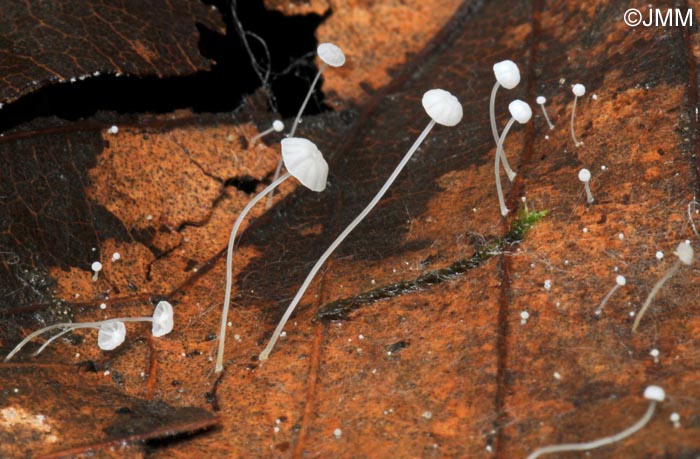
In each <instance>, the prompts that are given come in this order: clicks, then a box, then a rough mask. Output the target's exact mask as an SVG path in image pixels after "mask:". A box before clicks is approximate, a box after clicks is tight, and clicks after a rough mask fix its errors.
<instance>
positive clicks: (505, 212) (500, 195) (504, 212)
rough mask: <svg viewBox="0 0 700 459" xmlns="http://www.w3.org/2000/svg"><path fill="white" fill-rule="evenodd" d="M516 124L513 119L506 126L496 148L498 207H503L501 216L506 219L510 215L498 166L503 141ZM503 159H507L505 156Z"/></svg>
mask: <svg viewBox="0 0 700 459" xmlns="http://www.w3.org/2000/svg"><path fill="white" fill-rule="evenodd" d="M514 122H515V118H511V119H510V121H508V124H506V127H505V129H503V133H502V134H501V137H500V138H499V139H498V146H497V147H496V159H495V171H496V191H497V192H498V205H499V206H501V215H502V216H504V217H505V216H506V215H508V208H507V207H506V204H505V201H504V199H503V190H502V189H501V174H500V171H499V170H498V164H499V161H500V159H501V154H502V153H503V141H504V139H505V138H506V135H507V134H508V131H510V128H511V127H512V126H513V123H514ZM503 157H504V158H505V155H504V156H503Z"/></svg>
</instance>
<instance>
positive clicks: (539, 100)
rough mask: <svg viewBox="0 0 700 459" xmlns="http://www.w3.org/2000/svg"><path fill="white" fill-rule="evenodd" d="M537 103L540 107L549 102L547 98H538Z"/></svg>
mask: <svg viewBox="0 0 700 459" xmlns="http://www.w3.org/2000/svg"><path fill="white" fill-rule="evenodd" d="M536 102H537V103H538V104H540V105H542V104H545V103H546V102H547V98H546V97H545V96H537V100H536Z"/></svg>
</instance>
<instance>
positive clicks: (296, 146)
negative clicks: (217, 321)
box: [214, 137, 328, 373]
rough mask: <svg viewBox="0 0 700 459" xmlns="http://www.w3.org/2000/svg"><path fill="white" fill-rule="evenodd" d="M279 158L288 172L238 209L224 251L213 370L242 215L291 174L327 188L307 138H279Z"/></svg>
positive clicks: (220, 361)
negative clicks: (280, 140)
mask: <svg viewBox="0 0 700 459" xmlns="http://www.w3.org/2000/svg"><path fill="white" fill-rule="evenodd" d="M281 144H282V160H283V161H284V165H285V167H286V168H287V173H286V174H284V175H283V176H281V177H279V178H278V179H277V180H275V181H274V182H272V183H271V184H270V185H269V186H268V187H267V188H265V189H264V190H262V191H261V192H260V193H259V194H258V195H257V196H255V197H254V198H253V199H252V200H251V201H250V202H249V203H248V205H246V206H245V208H244V209H243V210H242V211H241V213H240V215H239V216H238V218H237V219H236V222H235V223H234V225H233V229H232V230H231V236H230V237H229V241H228V250H227V252H226V291H225V294H224V307H223V311H222V314H221V327H220V329H219V347H218V351H217V354H216V364H215V368H214V370H215V371H216V372H217V373H219V372H221V371H222V370H223V369H224V348H225V345H226V324H227V323H228V322H227V321H228V311H229V307H230V304H231V287H232V284H233V271H232V269H233V264H232V263H233V248H234V244H235V241H236V234H237V233H238V229H239V228H240V226H241V223H242V222H243V219H244V218H245V216H246V215H247V214H248V212H250V209H252V208H253V206H255V204H256V203H257V202H258V201H260V200H261V199H262V198H264V197H265V195H267V194H268V193H271V192H272V190H274V189H275V188H277V186H279V184H280V183H282V182H284V181H285V180H287V179H288V178H289V177H294V178H296V179H297V180H299V182H300V183H301V184H302V185H304V186H305V187H306V188H308V189H310V190H312V191H316V192H321V191H323V190H325V189H326V179H327V178H328V163H326V160H325V159H323V155H322V154H321V152H320V151H319V149H318V147H316V145H315V144H314V143H313V142H311V141H310V140H307V139H303V138H300V137H289V138H286V139H282V143H281Z"/></svg>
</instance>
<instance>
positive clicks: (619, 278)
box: [615, 275, 627, 287]
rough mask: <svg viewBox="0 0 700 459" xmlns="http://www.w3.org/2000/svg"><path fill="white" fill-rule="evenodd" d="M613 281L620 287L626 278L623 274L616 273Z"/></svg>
mask: <svg viewBox="0 0 700 459" xmlns="http://www.w3.org/2000/svg"><path fill="white" fill-rule="evenodd" d="M615 283H616V284H617V285H619V286H620V287H622V286H623V285H625V284H626V283H627V279H625V276H622V275H618V276H617V277H616V278H615Z"/></svg>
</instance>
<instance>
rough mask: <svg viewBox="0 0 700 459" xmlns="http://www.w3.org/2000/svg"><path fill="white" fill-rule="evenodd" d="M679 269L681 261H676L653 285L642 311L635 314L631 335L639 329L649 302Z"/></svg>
mask: <svg viewBox="0 0 700 459" xmlns="http://www.w3.org/2000/svg"><path fill="white" fill-rule="evenodd" d="M680 267H681V260H677V261H676V262H675V263H674V264H673V266H671V269H669V270H668V272H667V273H666V274H664V275H663V277H662V278H661V279H659V280H658V281H657V282H656V285H654V288H652V289H651V292H649V295H648V296H647V299H646V301H644V304H643V305H642V309H640V310H639V312H638V313H637V317H635V319H634V325H632V333H634V332H636V331H637V327H639V322H641V321H642V317H644V313H646V312H647V309H649V305H650V304H651V300H653V299H654V297H655V296H656V294H657V293H658V292H659V290H661V287H663V285H664V284H665V283H666V281H667V280H669V279H670V278H671V276H673V275H674V274H675V273H676V271H678V268H680Z"/></svg>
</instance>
